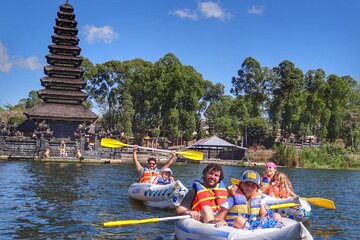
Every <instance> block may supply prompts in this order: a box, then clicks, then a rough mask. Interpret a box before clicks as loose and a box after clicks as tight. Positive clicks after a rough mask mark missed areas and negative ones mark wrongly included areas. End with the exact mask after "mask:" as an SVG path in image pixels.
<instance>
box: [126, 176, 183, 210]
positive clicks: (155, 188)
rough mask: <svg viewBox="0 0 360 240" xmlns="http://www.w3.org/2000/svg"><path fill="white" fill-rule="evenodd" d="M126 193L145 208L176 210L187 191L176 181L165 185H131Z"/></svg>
mask: <svg viewBox="0 0 360 240" xmlns="http://www.w3.org/2000/svg"><path fill="white" fill-rule="evenodd" d="M128 192H129V197H130V198H132V199H136V200H140V201H143V202H144V204H145V205H147V206H150V207H155V208H176V207H177V206H179V205H180V203H181V201H182V200H183V199H184V197H185V195H186V194H187V192H188V189H187V188H186V187H185V186H184V185H183V184H182V183H181V182H180V180H177V181H175V182H174V183H172V184H167V185H155V184H151V183H133V184H131V186H130V187H129V190H128Z"/></svg>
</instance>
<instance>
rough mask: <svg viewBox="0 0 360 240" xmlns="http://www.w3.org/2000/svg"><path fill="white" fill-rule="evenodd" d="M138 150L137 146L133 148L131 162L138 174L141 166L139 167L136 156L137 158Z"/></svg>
mask: <svg viewBox="0 0 360 240" xmlns="http://www.w3.org/2000/svg"><path fill="white" fill-rule="evenodd" d="M138 149H139V146H138V145H134V148H133V161H134V165H135V169H136V171H138V172H140V171H141V168H142V166H141V164H140V162H139V159H138V156H137V152H138Z"/></svg>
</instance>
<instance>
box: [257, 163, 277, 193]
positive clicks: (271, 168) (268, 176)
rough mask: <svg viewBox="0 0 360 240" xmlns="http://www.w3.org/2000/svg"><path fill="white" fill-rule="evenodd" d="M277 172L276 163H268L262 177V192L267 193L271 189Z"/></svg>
mask: <svg viewBox="0 0 360 240" xmlns="http://www.w3.org/2000/svg"><path fill="white" fill-rule="evenodd" d="M276 172H277V165H276V164H275V163H274V162H267V163H266V164H265V171H264V173H263V175H262V177H261V183H260V190H261V191H263V192H264V191H266V190H267V188H268V187H269V184H270V182H271V180H272V179H273V178H274V175H275V173H276Z"/></svg>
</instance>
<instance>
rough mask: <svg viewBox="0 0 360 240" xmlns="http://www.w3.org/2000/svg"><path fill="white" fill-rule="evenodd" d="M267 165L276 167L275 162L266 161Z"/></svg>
mask: <svg viewBox="0 0 360 240" xmlns="http://www.w3.org/2000/svg"><path fill="white" fill-rule="evenodd" d="M266 166H267V167H273V168H277V166H276V164H275V163H274V162H268V163H266Z"/></svg>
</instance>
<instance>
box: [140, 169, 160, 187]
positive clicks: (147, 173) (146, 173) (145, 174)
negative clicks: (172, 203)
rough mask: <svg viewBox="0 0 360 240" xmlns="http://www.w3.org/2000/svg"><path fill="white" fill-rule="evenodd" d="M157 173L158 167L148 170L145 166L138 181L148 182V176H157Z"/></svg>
mask: <svg viewBox="0 0 360 240" xmlns="http://www.w3.org/2000/svg"><path fill="white" fill-rule="evenodd" d="M159 174H160V173H159V169H158V168H155V169H154V170H150V169H149V168H147V167H144V172H143V174H142V176H141V177H140V182H141V183H149V182H150V178H151V177H153V176H158V175H159Z"/></svg>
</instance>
